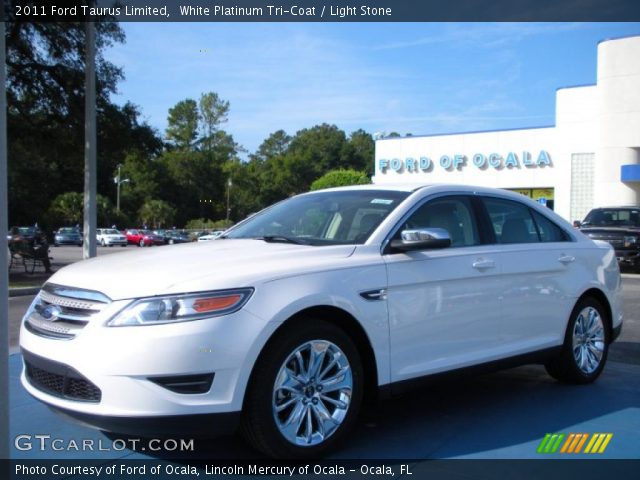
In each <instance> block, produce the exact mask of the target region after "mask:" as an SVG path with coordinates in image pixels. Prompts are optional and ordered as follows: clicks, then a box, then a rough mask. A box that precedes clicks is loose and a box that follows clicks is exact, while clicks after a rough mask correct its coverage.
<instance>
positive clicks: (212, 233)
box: [198, 230, 224, 242]
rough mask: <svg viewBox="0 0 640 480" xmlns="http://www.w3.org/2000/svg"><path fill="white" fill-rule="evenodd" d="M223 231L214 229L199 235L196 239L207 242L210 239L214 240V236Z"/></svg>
mask: <svg viewBox="0 0 640 480" xmlns="http://www.w3.org/2000/svg"><path fill="white" fill-rule="evenodd" d="M223 233H224V230H214V231H213V232H211V233H208V234H207V235H201V236H199V237H198V241H199V242H208V241H211V240H215V239H216V238H218V237H219V236H220V235H222V234H223Z"/></svg>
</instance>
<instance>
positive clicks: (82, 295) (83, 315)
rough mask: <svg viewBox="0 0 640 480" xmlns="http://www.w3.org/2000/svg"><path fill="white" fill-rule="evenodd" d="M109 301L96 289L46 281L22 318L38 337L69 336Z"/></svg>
mask: <svg viewBox="0 0 640 480" xmlns="http://www.w3.org/2000/svg"><path fill="white" fill-rule="evenodd" d="M109 303H111V300H110V299H109V298H108V297H106V296H105V295H103V294H101V293H98V292H93V291H89V290H80V289H72V288H68V287H62V286H59V285H51V284H47V285H45V286H44V287H43V289H42V290H41V291H40V294H39V295H38V298H37V300H36V304H35V305H34V308H33V311H32V312H31V314H30V315H29V316H28V317H27V318H26V319H25V328H27V330H29V331H30V332H32V333H34V334H36V335H40V336H42V337H47V338H54V339H59V340H69V339H72V338H74V337H75V336H76V335H77V334H78V333H79V332H80V330H82V329H83V328H84V327H85V326H86V325H87V323H89V322H90V321H91V318H92V317H94V316H95V315H98V314H99V313H100V312H101V311H102V310H103V309H104V308H106V307H107V306H108V305H109Z"/></svg>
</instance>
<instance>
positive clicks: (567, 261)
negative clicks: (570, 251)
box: [558, 255, 576, 265]
mask: <svg viewBox="0 0 640 480" xmlns="http://www.w3.org/2000/svg"><path fill="white" fill-rule="evenodd" d="M575 259H576V257H573V256H571V255H562V256H561V257H560V258H558V261H559V262H560V263H564V264H565V265H568V264H570V263H571V262H573V261H575Z"/></svg>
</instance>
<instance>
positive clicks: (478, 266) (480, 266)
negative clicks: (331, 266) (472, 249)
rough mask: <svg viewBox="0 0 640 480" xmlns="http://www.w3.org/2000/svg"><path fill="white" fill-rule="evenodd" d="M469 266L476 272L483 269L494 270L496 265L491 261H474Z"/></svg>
mask: <svg viewBox="0 0 640 480" xmlns="http://www.w3.org/2000/svg"><path fill="white" fill-rule="evenodd" d="M471 266H472V267H473V268H475V269H477V270H484V269H485V268H494V267H495V266H496V264H495V262H494V261H493V260H476V261H475V262H473V263H472V264H471Z"/></svg>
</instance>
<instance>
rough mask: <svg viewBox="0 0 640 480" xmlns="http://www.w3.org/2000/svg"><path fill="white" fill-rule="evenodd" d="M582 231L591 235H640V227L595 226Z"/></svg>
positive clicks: (584, 228) (583, 228)
mask: <svg viewBox="0 0 640 480" xmlns="http://www.w3.org/2000/svg"><path fill="white" fill-rule="evenodd" d="M580 231H581V232H582V233H585V234H587V235H588V234H590V233H618V234H620V235H624V234H628V233H631V234H638V233H640V228H639V227H614V226H611V227H608V226H606V225H600V226H597V227H596V226H593V227H582V228H580Z"/></svg>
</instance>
